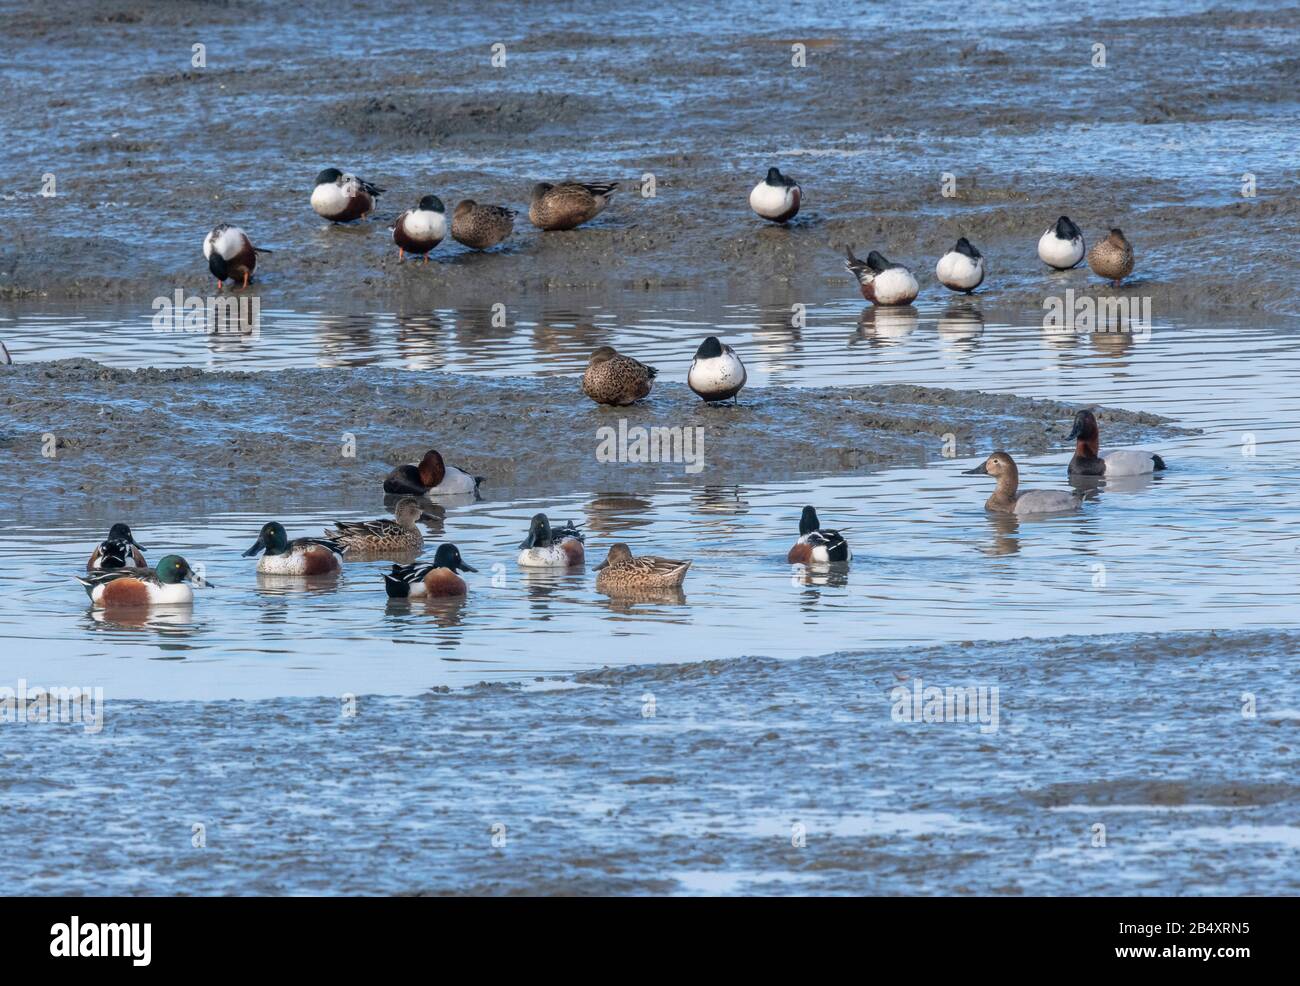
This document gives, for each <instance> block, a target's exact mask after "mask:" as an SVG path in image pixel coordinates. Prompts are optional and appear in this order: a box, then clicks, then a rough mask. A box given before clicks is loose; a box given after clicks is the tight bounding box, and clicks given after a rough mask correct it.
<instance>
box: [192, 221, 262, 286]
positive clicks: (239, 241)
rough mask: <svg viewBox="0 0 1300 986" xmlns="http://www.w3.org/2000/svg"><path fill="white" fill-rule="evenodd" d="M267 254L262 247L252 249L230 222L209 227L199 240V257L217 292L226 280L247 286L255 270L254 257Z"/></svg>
mask: <svg viewBox="0 0 1300 986" xmlns="http://www.w3.org/2000/svg"><path fill="white" fill-rule="evenodd" d="M270 252H271V251H270V250H268V249H266V248H265V247H256V246H253V244H252V241H250V240H249V238H248V234H247V233H245V232H244V231H243V230H242V229H240V228H239V227H238V226H232V225H231V224H230V223H221V224H220V225H218V226H215V227H213V230H212V232H210V233H209V234H208V235H207V236H205V237H204V238H203V256H204V259H206V260H207V262H208V270H210V271H211V272H212V276H213V277H215V278H216V279H217V290H218V291H220V290H221V288H222V285H223V284H224V283H225V282H226V281H242V283H241V284H240V287H244V288H246V287H248V279H249V278H250V277H252V276H253V270H254V269H255V268H256V267H257V255H258V254H259V253H270Z"/></svg>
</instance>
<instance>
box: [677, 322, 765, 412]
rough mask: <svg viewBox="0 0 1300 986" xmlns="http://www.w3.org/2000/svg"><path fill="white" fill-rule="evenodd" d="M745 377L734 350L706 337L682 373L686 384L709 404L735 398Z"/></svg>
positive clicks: (746, 378) (738, 399)
mask: <svg viewBox="0 0 1300 986" xmlns="http://www.w3.org/2000/svg"><path fill="white" fill-rule="evenodd" d="M748 379H749V375H748V374H747V373H746V372H745V364H744V363H742V362H741V361H740V357H739V356H737V355H736V351H735V350H734V349H732V348H731V347H730V346H724V345H723V344H722V343H721V342H720V341H719V340H718V337H717V336H709V337H708V338H707V339H705V340H704V341H703V342H702V343H700V348H699V349H697V350H695V358H694V359H693V360H691V368H690V369H689V370H688V371H687V372H686V384H687V386H689V387H690V388H691V390H693V391H695V393H697V394H699V396H700V397H701V398H702V399H703V400H704V401H706V402H707V403H709V404H716V403H717V402H718V401H725V400H729V399H730V398H732V397H735V398H736V403H740V398H739V397H738V396H737V395H738V394H739V393H740V390H741V388H742V387H744V386H745V381H746V380H748Z"/></svg>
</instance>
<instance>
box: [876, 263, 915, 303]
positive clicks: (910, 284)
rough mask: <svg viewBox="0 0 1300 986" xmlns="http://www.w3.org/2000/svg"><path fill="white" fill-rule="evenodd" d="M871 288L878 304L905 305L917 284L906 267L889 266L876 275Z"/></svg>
mask: <svg viewBox="0 0 1300 986" xmlns="http://www.w3.org/2000/svg"><path fill="white" fill-rule="evenodd" d="M873 288H874V290H875V292H876V303H877V304H879V305H906V304H907V303H908V302H909V301H912V300H913V299H914V298H915V297H916V294H917V292H918V291H920V287H919V285H917V283H916V278H915V277H913V276H912V272H911V271H909V270H908V269H907V268H906V267H890V268H889V269H888V270H883V271H881V272H880V273H879V274H877V275H876V279H875V282H874V284H873Z"/></svg>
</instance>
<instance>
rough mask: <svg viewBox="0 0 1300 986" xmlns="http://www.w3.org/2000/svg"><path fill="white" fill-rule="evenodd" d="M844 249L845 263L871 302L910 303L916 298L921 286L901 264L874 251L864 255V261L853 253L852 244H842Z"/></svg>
mask: <svg viewBox="0 0 1300 986" xmlns="http://www.w3.org/2000/svg"><path fill="white" fill-rule="evenodd" d="M844 252H845V254H847V259H846V260H845V261H844V266H845V267H846V268H847V269H848V271H849V273H851V274H852V275H853V276H854V277H856V278H857V279H858V286H859V287H860V288H861V289H862V297H864V298H866V299H867V300H868V301H869V302H871V303H872V304H873V305H910V304H911V303H912V302H913V301H915V300H916V296H917V295H918V294H919V293H920V291H921V288H920V286H919V285H918V284H917V283H916V278H915V277H913V276H912V272H911V271H910V270H908V269H907V268H906V267H904V266H903V265H902V264H896V263H893V262H892V261H890V260H888V259H886V258H885V256H884V255H883V254H880V253H877V252H876V251H875V250H872V251H871V252H870V253H869V254H867V259H866V261H865V262H864V261H861V260H859V259H858V258H857V257H855V256H853V248H852V247H845V248H844Z"/></svg>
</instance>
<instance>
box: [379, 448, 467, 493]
mask: <svg viewBox="0 0 1300 986" xmlns="http://www.w3.org/2000/svg"><path fill="white" fill-rule="evenodd" d="M482 482H483V477H482V476H471V475H470V474H469V473H467V472H466V471H465V470H464V469H457V468H456V467H455V466H449V465H447V464H446V463H445V462H444V461H443V459H442V455H441V454H440V453H439V452H438V450H437V449H429V451H427V452H425V453H424V458H422V459H421V460H420V461H419V462H418V463H408V464H407V465H404V466H398V467H397V468H396V469H394V470H393V471H392V472H390V473H389V474H388V478H387V479H385V480H384V492H385V493H406V494H409V495H411V496H455V495H456V494H458V493H477V492H478V488H479V484H480V483H482Z"/></svg>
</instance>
